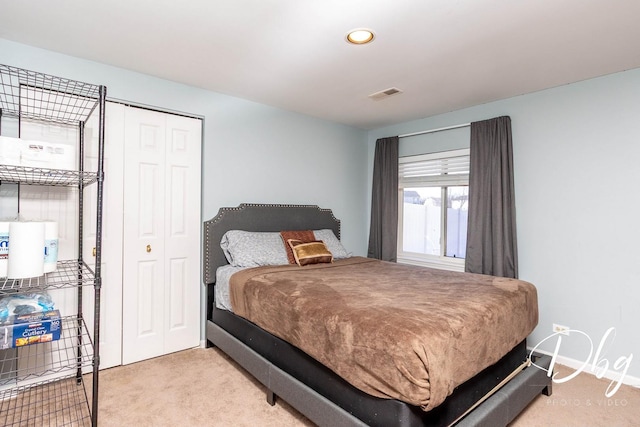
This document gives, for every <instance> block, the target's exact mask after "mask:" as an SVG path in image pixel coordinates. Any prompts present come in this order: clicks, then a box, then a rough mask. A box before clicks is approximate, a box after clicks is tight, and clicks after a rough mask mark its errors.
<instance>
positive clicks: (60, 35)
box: [0, 0, 640, 129]
mask: <svg viewBox="0 0 640 427" xmlns="http://www.w3.org/2000/svg"><path fill="white" fill-rule="evenodd" d="M638 17H640V1H638V0H188V1H187V0H182V1H178V0H109V1H87V0H48V1H33V0H29V1H28V0H0V38H5V39H8V40H13V41H17V42H20V43H24V44H28V45H33V46H37V47H41V48H45V49H49V50H53V51H57V52H61V53H64V54H68V55H72V56H77V57H81V58H86V59H90V60H94V61H98V62H102V63H105V64H110V65H114V66H117V67H122V68H126V69H130V70H134V71H138V72H141V73H146V74H150V75H154V76H158V77H161V78H164V79H168V80H173V81H177V82H182V83H186V84H189V85H193V86H197V87H201V88H206V89H210V90H213V91H216V92H220V93H224V94H228V95H232V96H236V97H241V98H245V99H249V100H252V101H256V102H260V103H263V104H268V105H272V106H276V107H280V108H283V109H286V110H291V111H297V112H300V113H304V114H308V115H311V116H316V117H320V118H323V119H327V120H331V121H335V122H340V123H345V124H348V125H352V126H355V127H359V128H363V129H372V128H377V127H382V126H386V125H390V124H394V123H399V122H404V121H408V120H413V119H418V118H423V117H429V116H432V115H435V114H439V113H443V112H447V111H452V110H457V109H460V108H464V107H468V106H472V105H477V104H481V103H485V102H490V101H494V100H497V99H503V98H508V97H511V96H515V95H520V94H524V93H530V92H534V91H538V90H541V89H545V88H549V87H554V86H559V85H563V84H566V83H571V82H576V81H580V80H584V79H588V78H592V77H596V76H601V75H605V74H610V73H614V72H618V71H622V70H627V69H631V68H638V67H640V43H639V40H640V24H639V21H638ZM360 27H367V28H371V29H373V30H374V32H375V34H376V39H375V41H374V42H373V43H372V44H370V45H366V46H354V45H349V44H347V43H346V42H345V40H344V38H345V35H346V33H347V32H348V31H349V30H351V29H354V28H360ZM390 87H397V88H400V89H401V90H403V91H404V92H403V93H402V94H398V95H394V96H391V97H389V98H386V99H384V100H380V101H373V100H371V99H369V98H368V95H370V94H372V93H374V92H378V91H380V90H384V89H387V88H390Z"/></svg>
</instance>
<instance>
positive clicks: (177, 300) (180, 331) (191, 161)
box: [164, 115, 202, 353]
mask: <svg viewBox="0 0 640 427" xmlns="http://www.w3.org/2000/svg"><path fill="white" fill-rule="evenodd" d="M166 123H167V128H166V129H167V133H166V135H167V140H166V163H165V179H166V188H165V195H166V196H165V201H166V203H165V215H164V217H165V253H164V255H165V265H164V267H165V271H164V274H165V276H164V277H165V314H166V316H165V319H164V320H165V323H164V328H165V336H164V352H165V353H171V352H174V351H178V350H184V349H185V348H191V347H195V346H197V345H198V344H199V342H200V311H201V310H200V264H201V263H200V247H201V245H200V229H201V224H202V221H201V216H200V201H201V191H200V189H201V181H202V179H201V170H200V163H201V157H202V156H201V146H202V144H201V134H202V122H201V121H200V120H197V119H191V118H187V117H181V116H176V115H168V116H167V122H166Z"/></svg>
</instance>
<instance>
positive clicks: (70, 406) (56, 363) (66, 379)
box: [0, 64, 106, 426]
mask: <svg viewBox="0 0 640 427" xmlns="http://www.w3.org/2000/svg"><path fill="white" fill-rule="evenodd" d="M105 102H106V87H105V86H101V85H95V84H91V83H84V82H80V81H75V80H70V79H66V78H61V77H56V76H51V75H47V74H44V73H39V72H35V71H29V70H25V69H21V68H17V67H13V66H8V65H3V64H0V125H3V124H7V125H8V129H9V130H10V132H9V133H11V132H12V131H13V130H14V129H15V130H17V137H23V136H24V135H23V134H22V131H24V130H25V129H29V128H30V127H33V126H40V125H47V124H55V125H64V126H66V127H71V128H75V129H77V130H78V131H79V132H78V133H77V135H78V148H79V152H78V155H79V156H78V157H79V159H80V162H79V165H80V169H83V168H84V166H83V162H82V160H83V159H85V158H86V155H85V148H86V146H85V139H84V138H85V131H84V130H85V124H86V122H87V121H88V120H89V119H90V117H92V116H97V117H96V120H97V130H98V131H97V147H98V151H97V171H94V172H90V171H83V170H80V171H77V170H63V169H45V168H38V167H26V166H14V165H0V183H3V184H4V183H11V184H26V185H43V186H53V187H76V188H78V189H79V190H81V189H83V188H85V187H86V186H88V185H90V184H94V183H95V184H96V185H97V191H96V193H97V198H96V207H97V209H96V212H97V213H96V230H95V234H96V244H95V246H96V251H95V255H94V256H95V257H96V258H95V259H96V261H97V262H98V264H97V266H96V268H95V270H92V269H91V268H90V267H89V266H88V265H87V264H86V263H84V262H83V261H82V260H79V259H78V260H73V261H61V262H58V265H57V271H55V272H52V273H46V274H44V275H43V276H41V277H36V278H30V279H17V280H14V279H2V278H0V296H2V295H5V294H12V293H16V292H18V293H29V292H33V291H40V290H43V291H46V290H53V289H62V288H77V291H78V292H77V294H78V312H77V316H76V317H64V318H63V331H62V336H61V338H60V340H57V341H52V342H47V343H39V344H32V345H29V346H24V347H19V348H17V349H8V350H0V425H9V426H24V425H29V426H40V425H51V426H54V425H55V426H66V425H70V426H71V425H73V426H77V425H93V426H96V425H97V424H98V418H97V416H98V377H99V375H98V373H99V372H98V367H99V366H98V362H99V359H98V358H95V359H94V354H96V355H97V354H99V353H100V351H99V346H100V339H99V338H100V337H99V335H100V327H99V325H100V286H99V283H100V276H101V265H100V263H99V261H100V259H101V241H102V205H103V182H102V177H103V160H104V121H105V114H104V113H105V112H104V109H105ZM4 119H8V120H4ZM91 120H94V118H91ZM4 127H5V126H2V128H3V130H4ZM56 127H57V126H52V128H56ZM77 194H78V202H79V203H78V218H79V221H78V239H79V241H80V242H81V241H82V239H83V226H82V223H83V218H84V217H83V215H84V213H83V212H84V211H83V206H84V205H83V200H84V195H83V194H84V192H83V191H78V193H77ZM83 286H94V297H93V301H94V303H93V307H94V317H95V318H94V321H93V322H94V324H93V332H94V334H95V343H93V344H92V341H91V339H90V337H89V335H88V333H87V328H86V325H85V323H84V320H82V319H81V317H82V287H83ZM2 327H3V326H2V325H0V328H2ZM83 368H85V370H90V371H91V375H90V376H89V377H90V378H89V380H90V383H89V384H86V383H85V378H83V377H82V375H81V373H82V369H83ZM74 371H75V375H73V372H74ZM52 377H55V379H54V378H52ZM87 392H89V393H87Z"/></svg>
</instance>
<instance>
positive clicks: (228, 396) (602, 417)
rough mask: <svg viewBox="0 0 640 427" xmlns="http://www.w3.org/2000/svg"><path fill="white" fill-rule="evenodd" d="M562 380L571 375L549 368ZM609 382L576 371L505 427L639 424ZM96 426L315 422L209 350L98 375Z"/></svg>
mask: <svg viewBox="0 0 640 427" xmlns="http://www.w3.org/2000/svg"><path fill="white" fill-rule="evenodd" d="M556 368H558V369H556V370H557V371H558V372H559V375H560V376H561V377H564V376H567V375H569V374H571V373H572V371H571V370H570V369H569V368H566V367H563V366H556ZM610 382H611V381H610V380H605V379H597V378H596V377H595V376H593V375H589V374H587V373H581V374H580V375H578V376H577V377H576V378H574V379H572V380H570V381H567V382H565V383H562V384H554V385H553V394H552V395H551V396H550V397H547V396H543V395H540V396H539V397H537V398H536V399H535V400H534V401H533V402H532V403H531V405H529V406H528V407H527V408H526V409H525V411H524V412H523V413H522V414H520V415H519V416H518V418H516V419H515V420H514V422H513V423H512V424H511V426H513V427H533V426H535V427H538V426H551V427H553V426H558V427H572V426H580V427H583V426H594V427H598V426H603V427H605V426H606V427H611V426H619V427H624V426H638V425H640V389H638V388H634V387H630V386H622V387H621V388H620V389H619V390H618V391H617V392H616V393H615V395H613V396H612V397H610V398H607V397H605V391H606V389H607V387H608V386H609V383H610ZM99 404H100V406H99V412H98V416H99V425H101V426H136V427H145V426H233V427H243V426H246V427H254V426H261V427H263V426H264V427H271V426H273V427H289V426H291V427H294V426H295V427H298V426H313V425H314V424H313V423H311V422H310V421H309V420H307V419H306V418H305V417H304V416H302V415H301V414H299V413H298V412H297V411H296V410H295V409H293V408H291V407H290V406H289V405H288V404H287V403H286V402H284V401H283V400H281V399H279V400H277V403H276V405H275V406H269V404H268V403H267V402H266V397H265V388H264V387H263V386H262V385H261V384H260V383H259V382H257V381H256V380H255V379H254V378H253V377H252V376H251V375H249V374H248V373H247V372H246V371H244V370H243V369H242V368H241V367H239V365H237V364H236V363H235V362H233V361H232V360H231V359H229V358H228V357H227V356H226V355H225V354H224V353H222V352H221V351H220V350H219V349H216V348H208V349H200V348H197V349H191V350H186V351H182V352H178V353H174V354H170V355H167V356H162V357H158V358H155V359H151V360H147V361H144V362H139V363H135V364H131V365H127V366H119V367H116V368H111V369H106V370H103V371H101V373H100V399H99Z"/></svg>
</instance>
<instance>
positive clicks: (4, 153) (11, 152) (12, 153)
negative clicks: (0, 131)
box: [0, 136, 22, 166]
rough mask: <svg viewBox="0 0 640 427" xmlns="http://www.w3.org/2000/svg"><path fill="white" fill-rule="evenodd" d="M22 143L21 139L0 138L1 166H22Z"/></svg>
mask: <svg viewBox="0 0 640 427" xmlns="http://www.w3.org/2000/svg"><path fill="white" fill-rule="evenodd" d="M21 145H22V141H21V140H20V139H19V138H11V137H10V136H0V164H2V165H9V166H20V151H21V150H20V147H21Z"/></svg>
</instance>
